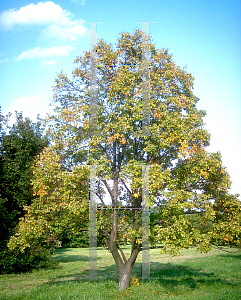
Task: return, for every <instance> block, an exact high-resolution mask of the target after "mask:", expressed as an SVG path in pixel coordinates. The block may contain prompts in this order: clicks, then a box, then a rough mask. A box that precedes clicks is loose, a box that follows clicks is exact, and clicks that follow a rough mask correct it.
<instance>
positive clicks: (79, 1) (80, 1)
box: [70, 0, 86, 5]
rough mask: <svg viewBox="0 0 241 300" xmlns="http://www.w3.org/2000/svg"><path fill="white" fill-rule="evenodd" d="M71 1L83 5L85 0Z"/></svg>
mask: <svg viewBox="0 0 241 300" xmlns="http://www.w3.org/2000/svg"><path fill="white" fill-rule="evenodd" d="M70 2H72V3H76V4H77V3H80V4H81V5H85V2H86V0H70Z"/></svg>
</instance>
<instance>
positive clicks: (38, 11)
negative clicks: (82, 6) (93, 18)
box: [0, 1, 71, 29]
mask: <svg viewBox="0 0 241 300" xmlns="http://www.w3.org/2000/svg"><path fill="white" fill-rule="evenodd" d="M70 15H71V14H70V13H69V12H67V11H66V10H63V9H62V8H61V7H60V6H59V5H57V4H55V3H53V2H51V1H48V2H45V3H43V2H39V3H38V4H36V5H35V4H33V3H31V4H29V5H26V6H24V7H21V8H20V9H19V10H17V9H8V10H5V11H3V12H2V13H1V15H0V25H1V27H2V28H3V29H12V28H13V27H14V26H15V25H46V24H53V23H58V24H63V25H64V24H68V23H69V22H70Z"/></svg>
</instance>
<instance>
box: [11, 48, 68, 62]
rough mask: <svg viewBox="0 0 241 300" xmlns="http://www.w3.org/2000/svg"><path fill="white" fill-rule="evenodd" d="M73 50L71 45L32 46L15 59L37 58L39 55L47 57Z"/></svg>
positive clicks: (66, 53)
mask: <svg viewBox="0 0 241 300" xmlns="http://www.w3.org/2000/svg"><path fill="white" fill-rule="evenodd" d="M72 50H74V47H71V46H61V47H56V46H54V47H51V48H47V49H44V48H40V47H37V48H34V49H32V50H26V51H23V52H22V53H21V54H20V55H19V56H18V57H17V59H19V60H21V59H30V58H39V57H49V56H67V55H69V53H70V51H72Z"/></svg>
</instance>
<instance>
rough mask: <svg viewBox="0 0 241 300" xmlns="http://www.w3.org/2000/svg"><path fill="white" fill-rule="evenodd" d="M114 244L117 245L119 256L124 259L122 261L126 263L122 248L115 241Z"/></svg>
mask: <svg viewBox="0 0 241 300" xmlns="http://www.w3.org/2000/svg"><path fill="white" fill-rule="evenodd" d="M116 246H117V249H118V250H119V251H120V253H121V256H122V258H123V260H124V262H125V264H126V263H127V259H126V257H125V254H124V252H123V250H122V249H121V248H120V247H119V245H118V244H117V243H116Z"/></svg>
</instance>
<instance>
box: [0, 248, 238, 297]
mask: <svg viewBox="0 0 241 300" xmlns="http://www.w3.org/2000/svg"><path fill="white" fill-rule="evenodd" d="M129 251H130V248H129V247H128V246H127V247H125V249H124V252H129ZM228 251H229V252H222V251H220V250H212V251H211V252H209V253H208V254H201V253H200V252H197V251H196V250H195V249H194V248H192V249H189V250H185V251H183V252H181V254H180V256H179V257H174V258H171V257H170V256H168V255H166V254H160V249H152V250H150V257H151V265H150V268H151V277H158V279H157V280H154V279H151V280H145V281H144V280H135V281H134V282H135V286H131V287H130V288H129V289H127V290H126V291H123V292H119V291H118V272H117V269H116V267H115V264H114V261H113V258H112V256H111V254H110V253H109V252H108V251H107V250H103V249H102V248H98V276H100V277H101V279H99V280H95V281H93V280H88V265H89V257H88V254H89V251H88V249H58V250H56V251H55V254H54V256H53V257H54V259H56V260H57V261H58V262H59V266H58V267H57V268H54V269H47V270H44V269H42V270H34V271H32V272H28V273H24V274H11V275H1V276H0V299H6V300H7V299H13V300H17V299H18V300H22V299H34V300H35V299H36V300H38V299H50V300H51V299H54V300H56V299H58V300H59V299H61V300H63V299H66V300H69V299H71V300H72V299H145V298H148V299H160V298H164V299H183V300H184V299H185V300H186V299H187V300H188V299H190V300H191V299H203V300H204V299H205V300H206V299H209V300H212V299H225V300H226V299H237V300H238V299H240V286H241V254H240V253H238V252H237V251H235V250H231V249H228ZM140 274H141V255H140V256H139V257H138V259H137V262H136V264H135V267H134V269H133V276H134V277H140ZM103 278H105V279H103ZM138 281H139V286H138V284H137V283H138Z"/></svg>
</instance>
